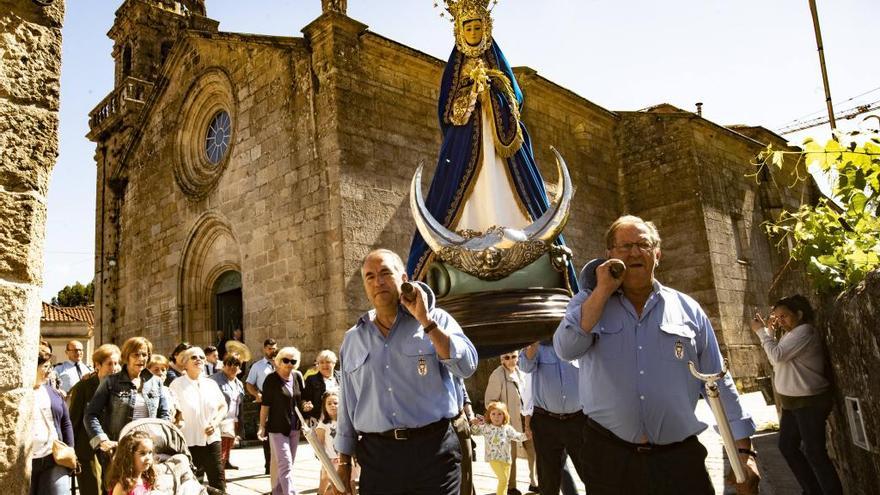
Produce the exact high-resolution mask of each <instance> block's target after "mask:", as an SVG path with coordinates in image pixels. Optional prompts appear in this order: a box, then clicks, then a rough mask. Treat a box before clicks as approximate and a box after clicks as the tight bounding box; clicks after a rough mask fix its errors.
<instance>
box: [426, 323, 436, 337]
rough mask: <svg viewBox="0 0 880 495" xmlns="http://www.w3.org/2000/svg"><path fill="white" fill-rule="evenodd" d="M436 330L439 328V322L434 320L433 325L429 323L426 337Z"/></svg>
mask: <svg viewBox="0 0 880 495" xmlns="http://www.w3.org/2000/svg"><path fill="white" fill-rule="evenodd" d="M435 328H437V322H436V321H434V320H431V323H428V326H426V327H425V335H428V334H429V333H431V331H432V330H434V329H435Z"/></svg>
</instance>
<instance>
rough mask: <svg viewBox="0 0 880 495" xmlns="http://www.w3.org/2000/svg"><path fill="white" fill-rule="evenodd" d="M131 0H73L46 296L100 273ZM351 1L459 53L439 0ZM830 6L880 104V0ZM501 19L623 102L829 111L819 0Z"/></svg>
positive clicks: (835, 43)
mask: <svg viewBox="0 0 880 495" xmlns="http://www.w3.org/2000/svg"><path fill="white" fill-rule="evenodd" d="M121 4H122V2H121V1H111V0H68V1H67V15H66V19H65V23H64V31H63V36H64V39H63V47H62V50H63V54H62V75H61V127H60V155H59V158H58V163H57V165H56V168H55V171H54V173H53V177H52V182H51V184H50V189H49V216H48V226H47V238H46V245H45V266H44V288H43V292H42V295H43V298H44V299H45V300H47V301H48V300H49V299H50V298H51V297H52V296H54V295H55V294H56V293H57V292H58V290H60V289H61V288H62V287H64V286H65V285H69V284H72V283H74V282H76V281H81V282H83V283H87V282H88V281H90V280H91V279H92V277H93V274H94V236H95V234H94V232H95V227H94V224H95V212H94V208H95V162H94V153H95V146H94V143H91V142H89V141H88V140H87V139H86V138H85V134H86V133H87V132H88V123H87V121H88V112H89V111H90V110H92V109H93V108H94V107H95V106H96V105H97V103H98V102H99V101H101V99H102V98H104V96H106V95H107V94H108V93H109V92H110V91H111V90H112V87H113V61H112V59H111V57H110V52H111V49H112V42H111V41H110V39H108V38H107V36H106V33H107V31H108V30H109V29H110V26H111V25H112V24H113V19H114V12H115V10H116V8H117V7H118V6H119V5H121ZM320 4H321V2H320V0H286V1H284V0H251V1H244V0H208V1H207V9H208V16H209V17H211V18H213V19H216V20H218V21H220V29H221V30H222V31H230V32H247V33H257V34H270V35H281V36H301V35H302V34H301V32H300V30H301V28H302V27H304V26H305V25H306V24H308V23H309V22H311V21H312V20H313V19H315V18H316V17H317V16H318V15H319V14H320V10H321V8H320ZM348 4H349V5H348V15H349V16H351V17H352V18H354V19H357V20H359V21H361V22H363V23H364V24H367V25H368V26H369V29H370V30H371V31H373V32H376V33H378V34H381V35H383V36H386V37H388V38H391V39H393V40H396V41H398V42H401V43H404V44H406V45H409V46H412V47H414V48H417V49H419V50H421V51H424V52H426V53H428V54H430V55H433V56H436V57H438V58H442V59H445V58H446V57H447V56H448V54H449V50H450V49H451V47H452V44H453V40H452V26H451V24H450V23H449V22H448V21H446V20H444V19H441V18H440V17H439V10H438V9H435V8H433V7H432V1H431V0H349V1H348ZM441 5H442V2H441ZM818 9H819V16H820V20H821V23H822V37H823V41H824V43H825V51H826V60H827V63H828V70H829V74H830V81H831V92H832V96H833V99H834V101H835V102H840V105H839V106H838V107H836V109H844V108H849V107H854V106H855V105H856V104H859V103H862V104H863V103H870V102H874V101H876V100H880V64H878V63H877V62H876V58H874V56H873V55H871V53H873V51H872V50H869V47H870V46H872V45H874V44H876V42H877V35H876V34H871V33H876V20H877V19H878V18H880V2H878V1H877V0H835V1H834V2H831V1H829V0H818ZM493 17H494V36H495V39H496V40H497V41H498V43H499V44H500V46H501V48H502V50H504V53H505V55H506V56H507V58H508V60H509V61H510V63H511V65H514V66H518V65H527V66H529V67H532V68H533V69H535V70H537V71H538V72H539V73H540V74H541V75H543V76H544V77H547V78H549V79H550V80H552V81H554V82H556V83H558V84H560V85H562V86H564V87H566V88H568V89H570V90H572V91H574V92H576V93H578V94H579V95H581V96H583V97H585V98H587V99H589V100H591V101H593V102H594V103H596V104H598V105H601V106H603V107H605V108H608V109H610V110H636V109H640V108H644V107H647V106H651V105H654V104H657V103H661V102H667V103H671V104H673V105H676V106H678V107H680V108H683V109H686V110H692V109H693V108H694V103H696V102H698V101H701V102H703V104H704V106H703V116H704V117H706V118H708V119H709V120H712V121H714V122H717V123H719V124H751V125H763V126H765V127H768V128H770V129H774V130H775V129H779V128H781V127H783V126H785V125H786V124H788V123H789V122H790V121H792V120H794V119H797V118H800V117H804V116H806V115H808V114H810V115H816V116H817V115H821V114H822V112H824V108H825V107H824V100H825V97H824V94H823V90H822V83H821V79H820V73H819V63H818V58H817V55H816V42H815V37H814V34H813V25H812V21H811V19H810V10H809V7H808V2H807V0H665V1H658V0H628V1H612V0H540V1H535V0H532V1H527V0H500V1H499V3H498V6H497V7H496V9H495V11H494V16H493ZM869 91H871V92H870V93H869V94H867V95H864V96H861V97H859V98H856V99H853V100H849V99H850V98H851V97H855V96H856V95H860V94H862V93H865V92H869ZM525 96H526V98H528V94H526V95H525ZM847 100H849V101H847ZM526 124H528V121H527V122H526ZM855 124H856V122H853V121H844V122H840V123H839V124H838V125H839V126H841V127H847V126H852V125H855ZM826 132H827V126H826V128H816V129H813V130H811V131H808V132H806V133H799V134H797V135H792V136H789V137H790V138H793V139H795V140H797V141H800V140H801V139H802V138H803V137H804V135H805V134H811V135H816V136H822V135H825V133H826ZM536 144H540V143H536ZM547 144H549V143H547Z"/></svg>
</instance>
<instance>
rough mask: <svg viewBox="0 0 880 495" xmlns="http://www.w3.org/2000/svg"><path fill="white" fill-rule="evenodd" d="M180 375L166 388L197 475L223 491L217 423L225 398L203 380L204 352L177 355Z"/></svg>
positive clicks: (223, 414) (212, 383) (196, 350)
mask: <svg viewBox="0 0 880 495" xmlns="http://www.w3.org/2000/svg"><path fill="white" fill-rule="evenodd" d="M177 366H178V368H181V369H182V370H183V375H181V376H179V377H178V378H176V379H175V380H174V381H173V382H171V386H170V387H169V388H170V389H171V391H172V392H173V393H174V395H175V397H177V400H178V402H179V406H180V413H181V415H182V416H183V427H182V428H181V429H180V430H181V431H182V432H183V438H185V439H186V444H187V446H189V453H190V454H192V459H193V464H194V465H195V467H196V474H197V475H199V476H201V473H205V474H206V475H207V476H208V485H210V486H211V487H212V488H216V489H217V490H220V491H221V492H225V491H226V480H225V477H224V473H223V462H222V460H221V458H222V457H221V443H220V422H222V421H223V418H225V417H226V398H225V397H224V396H223V392H221V391H220V387H219V386H218V385H217V382H215V381H214V380H211V379H210V378H208V377H206V376H205V375H204V374H203V373H202V370H204V369H205V351H203V350H202V348H201V347H190V348H189V349H186V350H185V351H183V352H181V353H180V354H178V356H177Z"/></svg>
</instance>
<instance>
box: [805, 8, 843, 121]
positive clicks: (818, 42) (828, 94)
mask: <svg viewBox="0 0 880 495" xmlns="http://www.w3.org/2000/svg"><path fill="white" fill-rule="evenodd" d="M809 2H810V12H811V13H812V14H813V30H814V31H816V46H817V47H818V48H819V66H820V67H822V84H823V85H824V86H825V105H826V106H827V107H828V122H829V123H830V124H831V130H832V131H833V130H834V129H837V122H835V121H834V107H833V106H832V104H831V86H829V84H828V68H827V67H825V48H824V46H823V45H822V31H821V30H820V29H819V13H818V12H817V10H816V0H809Z"/></svg>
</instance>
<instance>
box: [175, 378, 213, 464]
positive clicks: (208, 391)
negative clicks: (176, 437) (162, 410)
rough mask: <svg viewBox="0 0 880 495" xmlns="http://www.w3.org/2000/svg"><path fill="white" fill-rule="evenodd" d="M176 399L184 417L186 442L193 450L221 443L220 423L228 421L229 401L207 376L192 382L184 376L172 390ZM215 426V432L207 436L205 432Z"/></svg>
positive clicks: (183, 429) (176, 382) (182, 429)
mask: <svg viewBox="0 0 880 495" xmlns="http://www.w3.org/2000/svg"><path fill="white" fill-rule="evenodd" d="M169 388H170V389H171V391H172V392H174V395H175V396H176V397H177V401H178V405H179V407H180V412H181V414H182V415H183V427H182V428H181V431H182V432H183V438H185V439H186V444H187V445H188V446H190V447H193V446H195V447H203V446H205V445H209V444H212V443H214V442H219V441H220V421H221V420H222V419H223V418H224V417H226V411H227V408H226V398H224V397H223V392H221V391H220V387H219V386H217V382H215V381H214V380H211V379H209V378H207V377H205V376H204V375H200V376H199V378H198V379H196V380H193V379H192V378H190V377H189V376H188V375H183V376H180V377H178V378H176V379H175V380H174V381H173V382H171V386H170V387H169ZM208 425H213V426H214V432H213V433H212V434H210V435H205V428H207V427H208Z"/></svg>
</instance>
